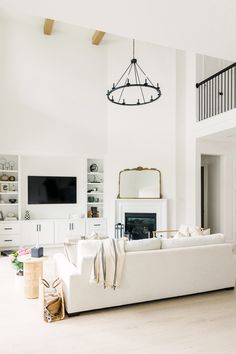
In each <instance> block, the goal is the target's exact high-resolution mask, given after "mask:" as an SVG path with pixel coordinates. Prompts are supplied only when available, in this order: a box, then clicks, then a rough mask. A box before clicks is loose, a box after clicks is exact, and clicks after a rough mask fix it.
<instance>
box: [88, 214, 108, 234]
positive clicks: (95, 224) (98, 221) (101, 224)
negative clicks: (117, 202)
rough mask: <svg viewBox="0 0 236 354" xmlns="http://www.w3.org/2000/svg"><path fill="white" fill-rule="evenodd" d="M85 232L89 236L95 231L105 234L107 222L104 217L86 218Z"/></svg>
mask: <svg viewBox="0 0 236 354" xmlns="http://www.w3.org/2000/svg"><path fill="white" fill-rule="evenodd" d="M86 222H87V225H86V234H87V236H89V235H90V234H91V233H92V232H96V233H98V234H100V235H106V234H107V223H106V219H104V218H91V219H87V221H86Z"/></svg>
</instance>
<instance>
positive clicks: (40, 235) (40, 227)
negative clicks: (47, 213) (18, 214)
mask: <svg viewBox="0 0 236 354" xmlns="http://www.w3.org/2000/svg"><path fill="white" fill-rule="evenodd" d="M21 240H22V244H23V245H24V246H26V245H36V244H37V243H39V245H40V246H41V245H50V244H53V243H54V223H53V221H24V222H22V238H21Z"/></svg>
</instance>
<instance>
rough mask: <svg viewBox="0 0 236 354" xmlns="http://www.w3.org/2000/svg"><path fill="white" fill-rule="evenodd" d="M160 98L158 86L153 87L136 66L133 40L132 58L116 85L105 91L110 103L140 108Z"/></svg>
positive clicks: (141, 70)
mask: <svg viewBox="0 0 236 354" xmlns="http://www.w3.org/2000/svg"><path fill="white" fill-rule="evenodd" d="M160 96H161V90H160V87H159V84H157V85H156V86H154V85H153V83H152V82H151V80H150V79H149V78H148V76H147V75H146V74H145V72H144V71H143V69H142V68H141V67H140V66H139V65H138V62H137V59H136V58H135V40H134V39H133V58H132V59H131V63H130V64H129V66H128V67H127V69H126V70H125V71H124V73H123V74H122V76H121V78H120V79H119V80H118V81H117V83H116V84H113V86H112V88H111V89H110V90H107V98H108V100H109V101H110V102H112V103H115V104H119V105H122V106H141V105H144V104H148V103H152V102H154V101H156V100H158V98H160Z"/></svg>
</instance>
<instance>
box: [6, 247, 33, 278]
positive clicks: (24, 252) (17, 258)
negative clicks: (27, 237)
mask: <svg viewBox="0 0 236 354" xmlns="http://www.w3.org/2000/svg"><path fill="white" fill-rule="evenodd" d="M9 257H10V260H11V262H12V264H13V266H14V267H15V269H16V274H17V275H23V262H22V261H21V259H22V258H29V257H30V249H26V248H20V249H19V250H17V251H15V252H14V253H12V254H10V255H9Z"/></svg>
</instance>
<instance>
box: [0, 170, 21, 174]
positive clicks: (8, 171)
mask: <svg viewBox="0 0 236 354" xmlns="http://www.w3.org/2000/svg"><path fill="white" fill-rule="evenodd" d="M0 172H2V173H5V174H8V175H9V174H11V173H18V172H19V171H18V170H0Z"/></svg>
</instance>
